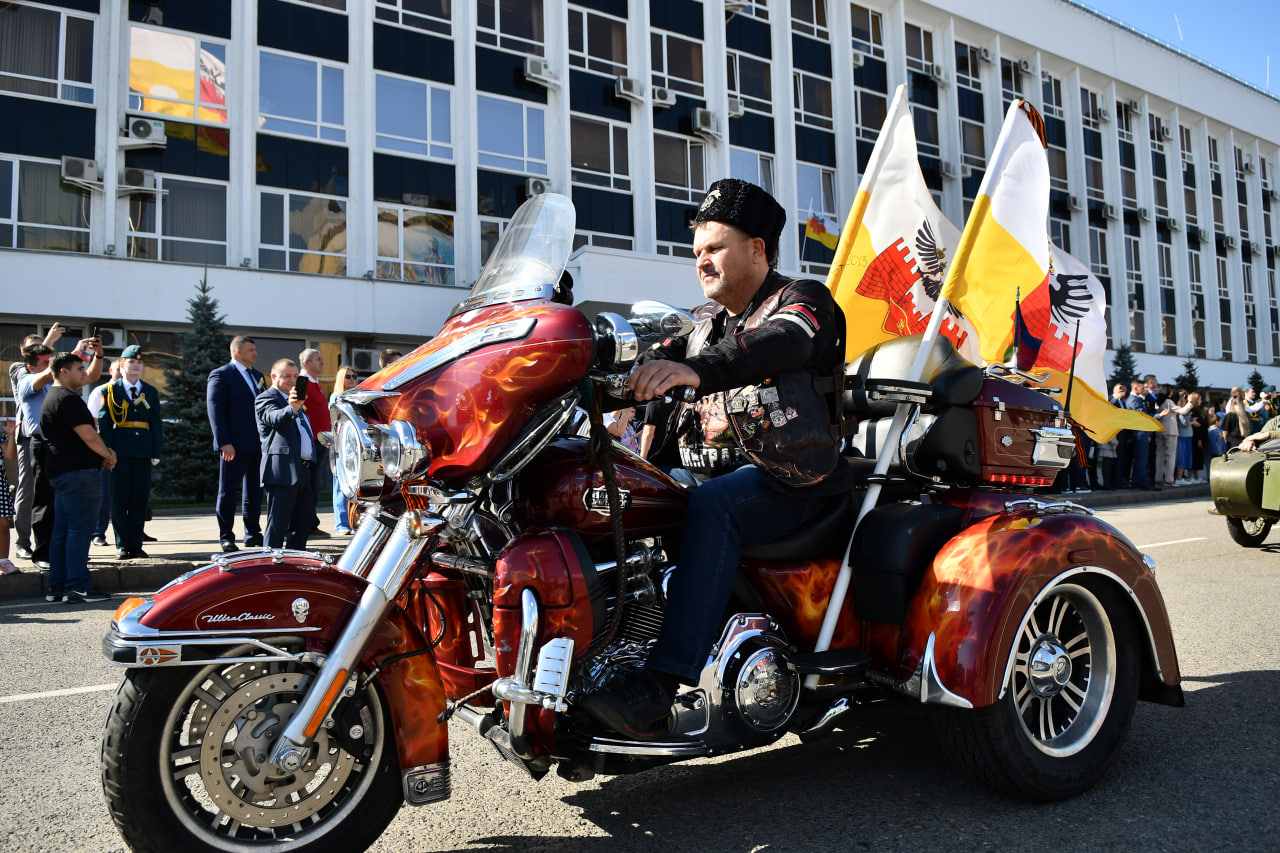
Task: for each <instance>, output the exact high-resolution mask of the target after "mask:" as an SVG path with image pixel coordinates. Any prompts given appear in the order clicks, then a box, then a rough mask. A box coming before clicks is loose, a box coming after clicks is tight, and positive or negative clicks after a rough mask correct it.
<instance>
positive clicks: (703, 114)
mask: <svg viewBox="0 0 1280 853" xmlns="http://www.w3.org/2000/svg"><path fill="white" fill-rule="evenodd" d="M693 132H694V133H696V134H698V135H699V136H702V137H705V138H707V139H719V138H720V120H719V119H717V118H716V114H715V113H713V112H711V110H708V109H704V108H702V107H698V108H697V109H696V110H694V111H693Z"/></svg>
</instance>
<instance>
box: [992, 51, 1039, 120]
mask: <svg viewBox="0 0 1280 853" xmlns="http://www.w3.org/2000/svg"><path fill="white" fill-rule="evenodd" d="M1024 76H1025V73H1024V72H1023V70H1022V65H1021V64H1019V63H1018V61H1017V60H1013V59H1001V60H1000V94H1001V95H1002V96H1003V98H1004V111H1005V112H1006V113H1008V112H1009V107H1010V106H1012V105H1013V102H1014V101H1016V100H1018V99H1020V98H1025V97H1026V94H1025V92H1026V89H1025V88H1024V87H1025V85H1026V83H1025V81H1024V80H1023V77H1024ZM1045 112H1046V113H1047V112H1048V110H1046V111H1045Z"/></svg>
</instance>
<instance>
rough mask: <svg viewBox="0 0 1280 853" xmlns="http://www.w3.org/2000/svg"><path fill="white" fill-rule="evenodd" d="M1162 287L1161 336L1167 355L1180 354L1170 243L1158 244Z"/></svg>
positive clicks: (1159, 276) (1157, 271)
mask: <svg viewBox="0 0 1280 853" xmlns="http://www.w3.org/2000/svg"><path fill="white" fill-rule="evenodd" d="M1156 258H1157V260H1158V267H1159V268H1158V269H1157V270H1156V276H1157V278H1158V280H1159V285H1160V334H1161V339H1162V341H1163V344H1164V351H1165V352H1167V353H1175V354H1176V353H1177V352H1178V298H1177V291H1176V290H1174V287H1173V247H1172V246H1170V245H1169V244H1168V243H1157V244H1156Z"/></svg>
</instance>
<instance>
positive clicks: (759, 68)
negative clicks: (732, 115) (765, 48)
mask: <svg viewBox="0 0 1280 853" xmlns="http://www.w3.org/2000/svg"><path fill="white" fill-rule="evenodd" d="M727 64H728V73H729V78H728V79H729V92H730V94H733V95H737V96H738V97H739V98H741V99H742V105H743V106H744V107H746V108H747V109H749V110H755V111H757V112H761V113H765V114H766V115H772V113H773V78H772V75H771V74H770V72H769V63H768V62H767V61H765V60H763V59H760V58H759V57H756V56H752V55H751V54H749V53H740V52H739V51H736V50H731V51H729V55H728V59H727Z"/></svg>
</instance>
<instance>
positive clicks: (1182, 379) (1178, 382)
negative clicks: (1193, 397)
mask: <svg viewBox="0 0 1280 853" xmlns="http://www.w3.org/2000/svg"><path fill="white" fill-rule="evenodd" d="M1173 384H1174V387H1175V388H1186V389H1187V393H1188V394H1190V393H1191V392H1192V391H1199V390H1200V372H1199V371H1198V370H1196V361H1195V359H1193V358H1188V359H1187V360H1186V361H1184V362H1182V374H1181V375H1180V376H1178V377H1177V378H1176V379H1174V380H1173Z"/></svg>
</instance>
